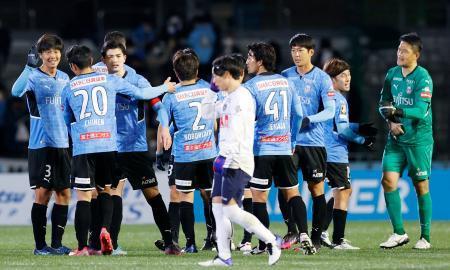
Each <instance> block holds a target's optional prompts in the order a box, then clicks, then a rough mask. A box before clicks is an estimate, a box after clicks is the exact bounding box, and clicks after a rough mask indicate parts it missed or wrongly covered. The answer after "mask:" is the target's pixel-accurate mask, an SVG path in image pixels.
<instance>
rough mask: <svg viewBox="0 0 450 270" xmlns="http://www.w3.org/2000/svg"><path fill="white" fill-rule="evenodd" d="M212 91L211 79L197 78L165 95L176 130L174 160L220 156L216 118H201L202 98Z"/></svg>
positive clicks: (170, 117) (165, 102) (164, 100)
mask: <svg viewBox="0 0 450 270" xmlns="http://www.w3.org/2000/svg"><path fill="white" fill-rule="evenodd" d="M209 92H212V90H211V89H210V88H209V83H207V82H206V81H204V80H198V81H197V82H196V83H195V84H191V85H183V86H179V87H177V89H176V92H175V93H173V94H166V95H165V96H164V98H163V104H164V107H165V108H166V109H167V111H168V114H169V122H170V121H172V122H173V126H174V130H175V133H174V138H173V146H172V147H173V149H172V153H173V155H174V158H175V162H191V161H198V160H205V159H210V158H214V157H216V156H217V148H216V144H215V138H214V122H215V121H214V120H213V119H204V118H202V111H201V110H202V105H201V101H202V99H203V98H204V97H206V95H207V94H208V93H209ZM209 94H210V93H209Z"/></svg>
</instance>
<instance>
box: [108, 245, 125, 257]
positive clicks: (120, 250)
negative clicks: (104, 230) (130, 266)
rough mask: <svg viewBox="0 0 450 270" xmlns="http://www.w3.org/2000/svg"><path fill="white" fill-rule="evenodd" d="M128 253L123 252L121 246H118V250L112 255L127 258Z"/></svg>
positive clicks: (114, 250)
mask: <svg viewBox="0 0 450 270" xmlns="http://www.w3.org/2000/svg"><path fill="white" fill-rule="evenodd" d="M127 254H128V252H126V251H125V250H123V249H122V248H121V247H120V246H118V247H117V248H116V249H113V252H112V253H111V255H112V256H126V255H127Z"/></svg>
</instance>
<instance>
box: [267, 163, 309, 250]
mask: <svg viewBox="0 0 450 270" xmlns="http://www.w3.org/2000/svg"><path fill="white" fill-rule="evenodd" d="M297 160H298V159H297V156H278V158H277V160H276V167H275V175H274V179H275V186H276V187H278V189H279V192H280V193H282V194H283V196H282V197H283V198H284V199H285V202H286V204H287V205H288V209H289V213H290V215H291V217H292V221H294V222H295V223H294V224H296V225H297V228H298V232H299V235H296V236H297V237H296V238H295V240H294V241H291V242H284V244H285V248H290V245H292V244H295V243H296V242H297V241H300V244H301V247H302V249H303V250H304V252H305V253H306V254H308V255H311V254H314V253H315V252H316V250H315V249H314V246H313V245H312V242H311V239H310V238H309V236H308V223H307V218H306V205H305V203H304V202H303V199H302V197H301V196H300V193H299V191H298V177H297V166H298V165H297ZM287 243H289V244H290V245H289V246H288V245H286V244H287Z"/></svg>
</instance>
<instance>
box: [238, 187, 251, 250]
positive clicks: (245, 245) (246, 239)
mask: <svg viewBox="0 0 450 270" xmlns="http://www.w3.org/2000/svg"><path fill="white" fill-rule="evenodd" d="M242 209H244V211H247V212H249V213H252V212H253V203H252V192H251V190H250V186H249V185H247V186H246V187H245V189H244V199H243V200H242ZM237 250H240V251H251V250H252V234H251V233H249V232H248V231H246V230H245V229H244V235H243V237H242V240H241V242H240V244H239V245H238V246H237Z"/></svg>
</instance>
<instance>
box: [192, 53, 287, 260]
mask: <svg viewBox="0 0 450 270" xmlns="http://www.w3.org/2000/svg"><path fill="white" fill-rule="evenodd" d="M212 65H213V68H212V73H213V81H214V83H215V84H216V85H217V87H218V88H219V89H220V90H221V91H223V92H225V93H226V94H227V95H226V97H225V98H224V99H223V100H221V101H219V102H217V99H218V95H217V94H216V93H213V92H211V93H209V95H208V96H207V97H206V98H205V99H204V100H203V101H202V104H203V105H202V107H203V115H204V117H206V118H209V119H215V118H216V117H217V118H220V130H219V149H220V150H219V156H218V157H217V158H216V160H215V162H214V182H213V191H212V201H213V212H214V217H215V219H216V224H218V226H217V228H216V236H217V250H218V255H217V256H216V257H214V259H212V260H209V261H205V262H200V263H199V265H201V266H205V267H208V266H231V265H232V264H233V261H232V259H231V251H230V244H231V237H232V226H231V222H234V223H237V224H239V225H241V226H242V227H243V228H245V229H246V230H247V231H248V232H250V233H254V234H255V235H256V236H257V237H258V238H259V239H261V240H263V241H264V242H265V243H266V249H267V251H268V253H269V265H273V264H275V263H276V262H277V261H278V260H279V258H280V256H281V250H280V248H279V246H278V245H279V243H278V242H281V239H280V238H279V237H276V236H275V235H274V234H272V232H270V231H269V230H268V229H267V228H266V227H265V226H264V225H263V224H262V223H261V222H260V221H259V220H258V219H257V218H256V217H255V216H254V215H252V214H250V213H248V212H246V211H244V210H242V209H241V208H240V206H241V202H242V195H243V192H244V187H245V186H246V185H247V183H248V182H249V181H250V179H251V178H252V175H253V169H254V166H255V165H254V157H253V140H254V135H255V124H254V122H255V117H256V114H255V101H254V99H253V97H252V95H251V94H250V92H249V91H248V89H246V88H244V87H242V86H241V83H242V80H243V78H244V68H245V58H244V57H242V56H241V55H225V56H222V57H219V58H217V59H216V60H214V62H213V64H212ZM219 224H220V225H219Z"/></svg>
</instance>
